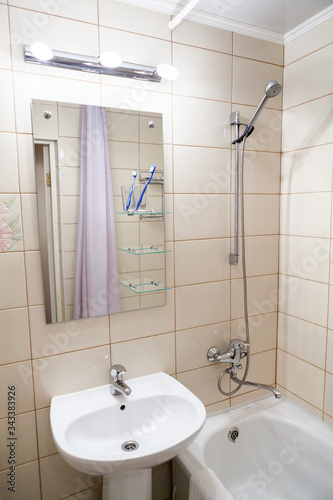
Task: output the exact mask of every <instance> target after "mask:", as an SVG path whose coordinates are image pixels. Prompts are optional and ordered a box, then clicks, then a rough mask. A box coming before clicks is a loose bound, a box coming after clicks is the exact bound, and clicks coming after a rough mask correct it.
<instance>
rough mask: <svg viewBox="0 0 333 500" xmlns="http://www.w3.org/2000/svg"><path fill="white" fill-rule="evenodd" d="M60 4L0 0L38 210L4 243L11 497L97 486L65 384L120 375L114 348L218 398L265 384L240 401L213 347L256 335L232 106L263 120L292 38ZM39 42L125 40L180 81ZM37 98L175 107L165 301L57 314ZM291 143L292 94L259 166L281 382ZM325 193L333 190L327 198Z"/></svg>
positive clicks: (136, 57) (270, 342)
mask: <svg viewBox="0 0 333 500" xmlns="http://www.w3.org/2000/svg"><path fill="white" fill-rule="evenodd" d="M49 5H50V4H49V3H48V2H45V6H44V2H40V1H38V0H29V1H28V2H27V1H26V0H8V5H7V2H3V1H1V0H0V23H1V29H0V37H1V43H0V78H1V85H2V87H1V88H2V92H1V93H0V107H1V113H0V145H1V175H0V194H1V196H2V197H3V196H6V197H7V195H8V196H15V197H16V198H17V200H19V201H20V206H21V211H22V222H23V251H22V250H21V249H19V248H17V249H14V248H13V249H12V250H13V251H10V252H7V253H6V252H2V253H1V254H0V281H1V287H0V322H1V335H0V361H1V366H0V384H1V385H0V388H1V389H0V390H1V393H0V412H1V413H0V418H1V419H3V420H0V425H5V423H4V422H6V420H4V419H5V417H6V404H5V403H6V398H7V386H8V385H13V384H15V385H16V386H17V390H18V397H17V411H18V413H19V414H20V417H19V418H20V421H21V425H20V429H21V431H20V432H21V434H20V447H21V448H20V449H21V452H20V453H21V454H20V456H19V457H18V460H19V463H20V464H22V465H20V466H19V467H18V468H17V474H18V478H19V483H18V484H20V486H19V487H18V488H22V490H20V491H19V490H18V492H17V494H16V496H14V495H12V494H10V493H9V492H7V488H6V484H5V482H6V454H4V455H2V454H1V456H0V463H1V470H2V471H1V472H0V489H1V495H2V500H7V498H11V499H14V500H30V499H31V500H39V499H41V498H42V499H43V500H60V498H71V499H72V500H74V499H76V500H79V498H81V497H82V494H83V493H84V495H85V498H87V499H91V500H97V499H100V498H101V487H100V484H99V483H100V480H99V479H96V478H95V479H93V478H87V477H85V476H82V475H81V474H79V473H77V472H76V471H73V470H72V469H70V468H69V467H68V466H67V465H66V464H65V463H64V462H63V461H62V460H61V458H60V457H59V455H58V454H57V453H56V449H55V447H54V444H53V442H52V438H51V435H50V428H49V405H50V400H51V397H52V396H54V395H57V394H62V393H66V392H71V391H75V390H80V389H84V388H88V387H93V386H96V385H100V384H106V383H108V381H109V368H110V364H111V359H112V362H118V363H123V364H124V365H125V366H126V367H127V369H128V377H135V376H140V375H144V374H146V373H148V372H154V371H158V370H163V371H165V372H167V373H169V374H171V375H174V376H176V377H177V378H178V379H179V380H180V381H181V382H183V383H184V384H185V385H187V386H188V387H189V388H190V389H191V390H192V391H193V392H194V393H195V394H197V395H198V396H199V397H200V398H201V399H202V401H203V402H204V403H205V404H206V405H207V410H208V411H214V410H217V409H221V408H226V407H229V406H231V405H234V404H237V403H239V402H242V401H244V400H246V399H248V398H252V397H256V396H258V395H260V392H258V391H251V390H247V389H244V390H242V391H240V392H239V393H238V394H237V396H235V397H234V398H233V399H232V400H230V399H228V398H227V399H226V398H224V397H222V395H221V394H220V393H219V391H218V390H217V377H218V375H219V373H220V371H221V366H220V365H210V364H209V363H208V362H207V359H206V351H207V349H208V347H210V346H211V345H213V344H217V345H219V346H220V347H221V349H225V348H227V346H228V342H229V340H230V336H231V335H232V336H233V337H235V336H240V335H242V333H243V332H242V329H243V321H242V316H243V310H242V300H243V298H242V283H241V274H240V269H238V268H232V269H230V266H229V262H228V254H229V252H230V249H231V245H232V239H231V234H232V227H233V202H234V196H233V191H234V188H233V174H232V173H233V167H234V166H233V159H232V156H233V155H232V152H231V147H230V146H231V137H230V126H229V114H230V112H231V110H235V109H239V110H240V112H241V118H242V120H244V121H245V120H247V119H249V118H250V116H251V115H252V113H253V111H254V109H255V107H256V106H257V104H258V102H259V101H260V99H261V97H262V95H263V90H264V87H265V84H266V82H267V81H268V80H271V79H277V80H280V81H281V80H282V69H283V47H282V46H281V45H276V44H273V43H269V42H264V41H261V40H256V39H252V38H248V37H245V36H243V35H238V34H233V33H231V32H227V31H223V30H219V29H216V28H212V27H208V26H205V25H198V24H195V23H193V22H189V21H184V22H183V23H182V24H181V25H180V26H179V27H178V28H177V29H176V30H175V31H174V32H173V33H172V34H171V32H170V31H169V29H168V27H167V25H168V21H169V17H168V16H166V15H163V14H160V13H156V12H151V11H146V10H144V9H140V8H137V7H130V6H129V5H126V4H123V3H121V2H117V1H116V0H99V2H97V0H85V1H82V0H81V1H79V0H71V1H69V2H59V3H57V1H55V2H52V6H53V7H52V9H51V7H47V6H49ZM27 7H28V8H27ZM48 8H50V9H51V11H47V9H48ZM171 37H172V39H171ZM10 38H11V40H12V43H11V46H9V39H10ZM34 40H38V41H43V42H46V43H48V44H49V45H50V46H51V47H53V48H55V49H58V50H66V51H72V52H76V53H81V54H87V55H98V54H99V53H100V52H103V51H105V50H109V49H110V47H111V48H117V50H119V52H120V53H121V55H122V57H123V59H124V60H127V61H133V62H138V63H143V64H149V65H157V64H159V63H161V62H163V63H172V62H173V63H174V64H175V65H176V66H177V67H178V69H179V71H180V77H179V79H178V80H176V81H175V82H174V83H170V82H162V83H161V84H159V85H156V84H142V83H139V82H133V81H130V80H125V79H120V78H116V77H106V76H99V75H93V74H91V75H89V74H84V73H80V72H74V71H72V72H71V71H65V70H61V69H56V68H47V67H43V68H41V67H38V66H34V65H28V64H25V63H24V61H23V47H22V44H24V43H31V42H32V41H34ZM32 99H45V100H56V101H62V102H79V103H85V104H94V105H102V106H108V107H121V108H125V109H142V110H147V111H156V112H162V113H163V117H164V123H163V128H164V143H165V172H166V210H167V211H170V212H171V215H170V216H168V217H167V220H166V240H167V242H168V245H169V248H170V249H172V253H170V254H167V280H168V283H169V284H171V285H175V287H174V289H173V290H171V291H169V292H168V293H167V305H166V306H165V307H156V308H154V309H148V310H141V311H134V312H128V313H123V314H120V315H113V316H111V317H107V316H104V317H100V318H94V319H92V320H81V321H77V322H72V323H64V324H60V325H46V324H45V320H44V307H43V289H42V279H41V265H40V252H39V239H38V225H37V203H36V189H35V180H34V163H33V155H32V151H33V150H32V135H31V134H32V130H31V116H30V103H31V100H32ZM325 99H328V98H325ZM300 120H301V118H300ZM280 142H281V97H278V98H276V99H274V100H272V101H271V102H270V103H269V106H268V107H267V109H266V110H265V112H264V113H263V114H262V115H261V118H260V121H259V122H258V125H257V127H256V134H253V135H252V137H251V138H249V140H248V143H247V146H248V151H247V153H246V161H247V166H246V174H245V189H246V195H245V198H246V224H247V238H246V240H247V252H248V253H247V259H248V273H249V282H248V285H249V308H250V313H251V329H252V363H251V369H250V374H249V377H250V378H251V379H257V380H260V381H263V382H265V383H274V382H275V356H276V321H277V273H278V233H279V193H280ZM323 154H324V153H323ZM329 196H330V195H329ZM2 199H3V198H1V200H2ZM320 199H321V201H320V203H323V204H325V203H326V201H325V200H326V198H325V196H324V197H323V198H322V197H321V198H320ZM305 209H307V204H305ZM325 235H326V233H325ZM306 283H308V282H306ZM314 286H316V285H314ZM318 286H319V285H318ZM325 286H326V288H327V290H328V284H327V283H326V285H325ZM316 296H317V295H316ZM326 298H327V294H326ZM1 450H2V451H1V453H5V451H3V448H1ZM159 477H160V476H159ZM83 490H84V492H83V493H79V492H81V491H83ZM85 490H87V491H85ZM154 495H155V496H154V500H165V499H166V498H168V496H170V488H169V485H168V484H165V485H163V484H162V483H161V482H160V483H159V487H158V488H157V489H156V492H155V494H154Z"/></svg>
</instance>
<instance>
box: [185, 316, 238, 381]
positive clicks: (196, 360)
mask: <svg viewBox="0 0 333 500" xmlns="http://www.w3.org/2000/svg"><path fill="white" fill-rule="evenodd" d="M229 343H230V323H229V322H226V323H217V324H215V325H209V326H201V327H199V328H191V329H190V330H182V331H179V332H176V355H177V371H178V372H184V371H187V370H193V369H195V368H201V367H203V366H210V365H211V362H210V361H208V359H207V351H208V349H209V348H210V347H212V346H217V347H218V348H219V349H220V351H221V352H226V351H227V350H228V349H229Z"/></svg>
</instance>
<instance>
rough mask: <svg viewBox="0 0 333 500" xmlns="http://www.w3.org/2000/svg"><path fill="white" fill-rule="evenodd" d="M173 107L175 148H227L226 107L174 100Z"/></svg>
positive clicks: (228, 144)
mask: <svg viewBox="0 0 333 500" xmlns="http://www.w3.org/2000/svg"><path fill="white" fill-rule="evenodd" d="M173 103H174V107H173V131H174V143H175V144H184V145H187V146H203V147H205V146H208V147H215V148H221V147H222V148H223V147H224V148H228V147H230V125H229V114H230V111H231V109H230V104H227V103H223V102H215V101H209V100H206V99H196V98H194V97H193V98H192V97H178V96H175V97H174V99H173Z"/></svg>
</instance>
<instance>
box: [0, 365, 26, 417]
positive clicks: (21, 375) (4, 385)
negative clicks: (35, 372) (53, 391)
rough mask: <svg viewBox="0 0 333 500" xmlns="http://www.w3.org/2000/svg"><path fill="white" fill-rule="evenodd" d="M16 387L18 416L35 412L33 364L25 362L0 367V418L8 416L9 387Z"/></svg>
mask: <svg viewBox="0 0 333 500" xmlns="http://www.w3.org/2000/svg"><path fill="white" fill-rule="evenodd" d="M12 386H15V403H16V404H15V411H16V414H18V413H24V412H28V411H31V410H33V408H34V398H33V392H32V370H31V362H30V361H24V362H21V363H14V364H10V365H5V366H1V367H0V390H1V399H0V401H1V402H0V418H5V417H7V416H8V407H7V401H8V387H12Z"/></svg>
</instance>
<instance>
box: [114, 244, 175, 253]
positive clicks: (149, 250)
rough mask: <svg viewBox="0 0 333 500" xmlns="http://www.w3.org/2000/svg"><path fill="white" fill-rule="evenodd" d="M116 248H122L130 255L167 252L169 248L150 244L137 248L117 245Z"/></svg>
mask: <svg viewBox="0 0 333 500" xmlns="http://www.w3.org/2000/svg"><path fill="white" fill-rule="evenodd" d="M118 250H122V251H123V252H128V253H130V254H132V255H152V254H154V253H168V252H171V250H166V249H165V247H164V246H163V245H159V246H157V245H152V246H151V247H139V248H132V247H131V248H121V247H118Z"/></svg>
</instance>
